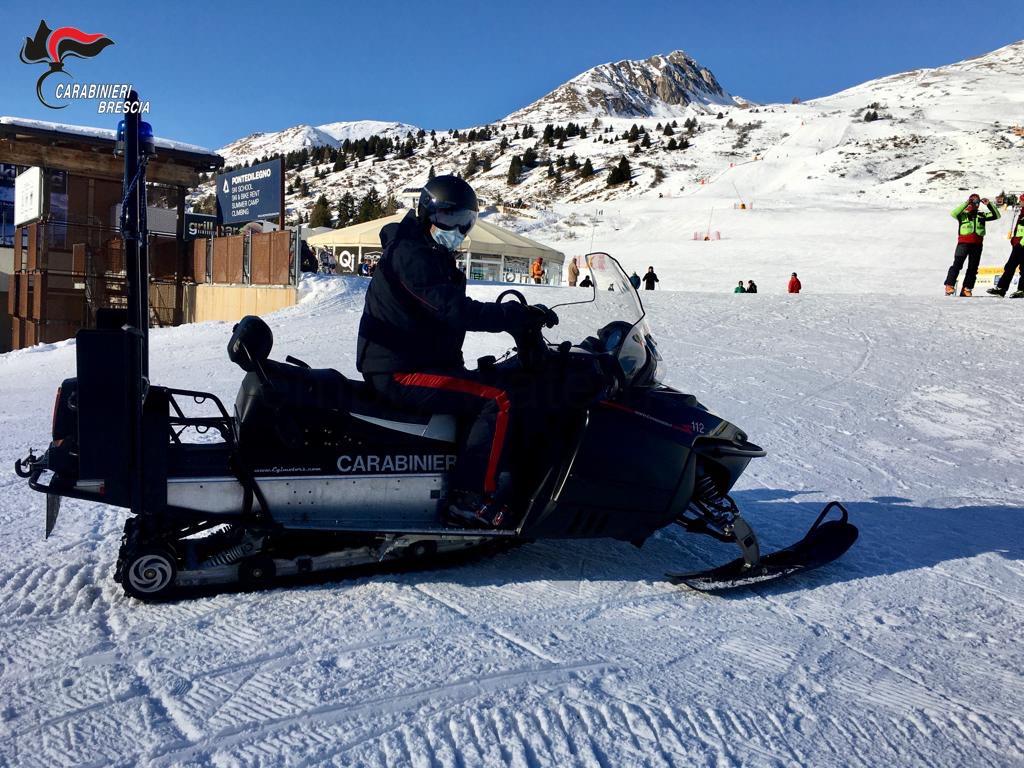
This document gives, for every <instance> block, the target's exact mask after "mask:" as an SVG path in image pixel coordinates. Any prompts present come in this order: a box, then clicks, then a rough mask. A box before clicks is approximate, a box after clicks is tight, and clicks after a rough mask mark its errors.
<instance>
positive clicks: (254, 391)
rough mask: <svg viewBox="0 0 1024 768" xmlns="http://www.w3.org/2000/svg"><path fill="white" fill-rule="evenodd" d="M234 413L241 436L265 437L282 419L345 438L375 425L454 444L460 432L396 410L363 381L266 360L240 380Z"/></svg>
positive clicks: (433, 417)
mask: <svg viewBox="0 0 1024 768" xmlns="http://www.w3.org/2000/svg"><path fill="white" fill-rule="evenodd" d="M261 374H262V375H261ZM264 376H265V377H266V380H264ZM235 414H236V417H237V419H238V425H239V431H240V434H241V435H245V434H247V433H253V434H256V433H260V432H262V433H263V434H266V432H267V426H269V425H271V424H277V426H278V427H279V426H280V416H281V415H282V414H285V415H286V416H287V418H288V419H290V420H298V421H301V422H303V423H308V424H310V425H314V424H319V425H322V426H323V427H324V428H326V429H333V430H337V431H343V432H346V433H350V432H352V431H353V428H354V427H355V428H358V427H359V426H360V425H367V424H371V425H375V426H376V427H378V428H379V427H383V428H385V429H389V430H394V431H397V432H401V433H404V434H406V435H418V436H422V437H429V438H432V439H435V440H442V441H445V442H454V441H455V432H456V425H455V419H454V417H451V416H446V415H443V414H431V413H426V412H416V411H412V410H408V409H403V408H398V407H396V406H395V405H393V404H391V403H389V402H387V401H385V400H383V399H382V398H381V397H380V396H379V395H377V394H376V393H375V392H374V390H373V389H372V388H371V387H370V386H369V385H368V384H366V383H365V382H362V381H355V380H352V379H348V378H346V377H345V376H344V375H342V374H341V373H339V372H338V371H335V370H333V369H331V368H303V367H301V366H298V365H292V364H287V363H279V362H277V361H275V360H265V361H264V362H263V364H262V366H261V373H255V372H252V373H247V374H246V375H245V377H244V378H243V379H242V384H241V386H240V387H239V390H238V396H237V398H236V399H235ZM353 418H354V419H355V420H356V422H358V423H354V422H353Z"/></svg>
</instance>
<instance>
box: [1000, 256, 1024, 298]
mask: <svg viewBox="0 0 1024 768" xmlns="http://www.w3.org/2000/svg"><path fill="white" fill-rule="evenodd" d="M1018 269H1019V270H1020V282H1019V283H1017V290H1018V291H1024V245H1021V244H1020V243H1018V244H1017V245H1015V246H1013V248H1012V249H1011V250H1010V258H1009V259H1007V261H1006V266H1005V267H1003V274H1002V275H1000V276H999V280H998V281H997V282H996V289H997V290H998V291H999V292H1000V293H1002V294H1005V293H1006V292H1007V291H1008V290H1010V283H1012V282H1013V273H1014V272H1016V271H1017V270H1018Z"/></svg>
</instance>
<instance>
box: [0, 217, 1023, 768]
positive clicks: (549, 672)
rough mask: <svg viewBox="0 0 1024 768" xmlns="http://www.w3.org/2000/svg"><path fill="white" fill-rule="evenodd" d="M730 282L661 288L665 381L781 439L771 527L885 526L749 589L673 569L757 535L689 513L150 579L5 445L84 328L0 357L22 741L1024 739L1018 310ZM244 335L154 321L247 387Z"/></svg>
mask: <svg viewBox="0 0 1024 768" xmlns="http://www.w3.org/2000/svg"><path fill="white" fill-rule="evenodd" d="M651 204H652V205H654V204H656V203H655V202H653V201H652V202H651ZM690 226H691V225H690V223H686V224H685V226H684V231H685V229H688V228H690ZM604 244H605V245H606V244H607V243H604ZM598 245H602V243H600V242H599V243H598ZM702 245H707V244H702ZM711 245H712V246H718V245H720V244H711ZM613 250H614V249H613ZM655 263H659V262H655ZM807 271H809V270H807ZM751 276H753V277H755V279H757V277H759V275H751ZM740 277H742V278H744V279H745V278H747V277H748V275H747V274H745V273H744V274H739V275H737V276H736V278H735V279H739V278H740ZM940 281H941V278H940ZM731 282H734V281H726V282H725V285H723V286H722V287H721V289H720V288H719V287H718V286H717V285H716V286H715V287H714V290H715V291H716V292H715V293H699V292H683V293H678V292H677V293H670V292H656V293H655V294H654V295H651V294H645V296H644V298H645V300H647V303H648V310H649V314H650V317H651V322H652V325H653V327H654V332H655V335H656V337H657V339H658V341H659V344H660V347H661V349H662V351H663V353H664V356H665V359H666V365H665V368H664V378H665V380H666V381H667V383H669V384H672V385H674V386H677V387H680V388H682V389H685V390H688V391H693V392H695V393H697V394H698V395H699V396H700V397H701V399H702V401H704V402H705V403H706V405H708V406H709V407H710V408H711V409H712V410H713V411H716V412H719V413H721V414H723V415H724V416H726V417H728V418H730V419H731V420H733V421H735V422H736V423H738V424H740V425H741V426H742V427H743V428H744V429H745V430H746V431H747V432H748V433H749V434H750V435H751V438H752V439H753V440H754V441H756V442H758V443H760V444H762V445H764V446H765V447H766V448H767V449H768V450H769V456H768V457H767V458H765V459H761V460H758V461H756V462H755V463H754V464H752V465H751V467H750V469H749V471H748V472H747V474H745V475H744V477H743V479H742V481H741V485H740V486H739V489H738V493H737V494H736V496H737V500H738V501H739V503H740V505H741V506H742V507H744V508H745V510H746V511H747V515H748V518H749V519H750V521H751V522H752V524H753V525H754V526H755V527H756V528H757V529H758V531H759V533H760V535H761V537H762V540H763V543H764V544H765V545H766V546H767V547H769V548H774V547H777V546H780V545H784V544H786V543H788V542H789V541H791V540H793V539H795V538H797V537H799V536H800V535H802V534H803V531H804V529H805V528H806V526H807V525H808V524H809V523H810V522H811V521H812V520H813V517H814V515H815V514H816V512H817V510H818V509H819V508H820V506H821V504H822V503H823V502H824V501H826V500H828V499H831V498H834V497H835V498H840V499H842V500H844V501H845V502H847V503H848V505H849V506H850V509H851V513H852V515H853V518H854V521H855V522H856V523H857V524H858V525H859V526H860V529H861V539H860V541H859V542H858V543H857V544H856V545H855V547H854V548H853V549H852V550H851V551H850V552H849V553H847V555H846V556H845V557H844V558H843V559H841V560H840V561H838V562H836V563H833V564H832V565H830V566H828V567H826V568H824V569H822V570H820V571H817V572H815V573H813V574H808V575H806V576H803V577H798V578H795V579H793V580H791V581H790V582H788V583H785V584H783V585H777V586H774V587H761V588H757V589H753V590H750V591H747V592H743V593H738V594H731V595H728V596H725V597H709V596H705V595H701V594H698V593H694V592H690V591H687V590H686V589H681V588H676V587H673V586H671V585H669V584H667V583H666V582H665V581H664V580H663V574H664V572H665V571H666V570H667V569H670V568H676V569H679V568H682V569H693V568H700V567H702V566H704V565H705V564H706V563H709V562H711V561H715V560H722V559H725V558H731V557H732V556H733V553H732V552H731V551H727V550H725V549H723V548H721V547H720V546H719V545H717V544H715V543H713V542H708V541H703V540H698V539H694V538H687V537H684V536H681V535H676V534H675V533H664V534H662V535H660V536H658V537H657V538H656V539H654V540H652V541H650V542H648V543H647V545H645V546H644V548H643V549H642V550H637V549H634V548H633V547H631V546H629V545H627V544H623V543H618V542H610V541H594V542H581V543H573V542H570V543H541V544H535V545H531V546H525V547H522V548H520V549H518V550H515V551H512V552H510V553H507V554H503V555H500V556H497V557H495V558H493V559H489V560H483V561H479V562H475V563H471V564H466V565H462V566H459V567H455V568H452V569H448V570H443V571H438V572H432V573H420V574H400V575H379V576H370V577H363V578H358V579H355V580H349V581H340V582H326V583H322V584H317V585H313V586H306V587H299V588H291V589H278V590H271V591H267V592H261V593H253V594H229V595H220V596H216V597H209V598H202V599H197V600H194V601H191V602H185V603H179V604H172V605H157V606H149V605H143V604H140V603H137V602H135V601H132V600H129V599H127V598H125V597H124V596H123V595H122V594H121V591H120V588H119V586H117V585H115V584H114V583H113V581H112V579H111V574H112V570H113V565H114V558H115V555H116V551H117V547H118V544H119V537H120V530H121V526H122V523H123V519H124V516H123V515H122V514H121V513H119V512H117V511H114V510H111V509H107V508H104V507H101V506H97V505H92V504H85V503H76V502H70V503H66V505H65V508H64V511H63V513H62V517H61V521H60V524H59V525H58V528H57V530H56V532H55V535H54V537H53V538H51V540H49V541H46V542H44V541H43V539H42V528H43V509H42V507H43V500H42V498H41V497H40V496H38V495H36V494H34V493H32V492H30V491H29V490H28V489H27V488H26V486H25V484H24V482H23V481H21V480H20V479H18V478H16V477H15V476H14V474H13V472H12V471H11V470H10V467H11V466H12V465H13V463H14V460H15V459H16V458H18V457H20V456H22V455H24V453H25V451H26V449H27V447H28V446H30V445H34V446H37V447H41V443H42V441H43V440H44V439H45V436H46V434H47V433H48V429H49V419H50V403H51V398H52V393H53V391H54V390H55V388H56V387H57V385H58V384H59V383H60V381H61V379H62V378H64V377H65V376H68V375H71V374H72V373H73V366H74V347H73V345H72V344H70V343H65V344H62V345H57V346H50V347H37V348H33V349H29V350H23V351H20V352H15V353H10V354H6V355H0V423H2V424H3V436H2V438H0V488H2V491H0V531H2V533H0V765H12V766H14V765H16V766H37V765H38V766H47V767H49V766H54V765H124V766H128V765H138V764H142V765H156V766H165V765H183V766H184V765H187V766H193V765H196V766H198V765H203V766H205V765H214V766H278V765H289V766H304V765H320V764H332V765H353V766H354V765H359V766H395V765H415V766H433V765H443V766H449V765H451V766H478V765H505V764H508V765H519V766H534V765H558V766H566V765H587V766H593V765H601V766H627V765H695V764H701V765H714V766H724V765H744V766H776V765H778V766H782V765H814V766H879V765H921V766H926V765H927V766H935V765H943V766H946V765H949V766H952V765H958V766H960V765H970V766H982V765H984V766H1011V765H1020V764H1021V763H1022V762H1024V715H1022V712H1024V679H1022V674H1021V670H1022V669H1024V642H1022V637H1024V535H1022V534H1024V510H1022V505H1024V477H1022V475H1021V467H1022V466H1024V444H1022V443H1021V441H1020V440H1019V432H1020V424H1021V421H1022V418H1024V406H1022V404H1021V398H1020V382H1021V381H1022V379H1024V370H1022V364H1021V360H1020V355H1019V338H1017V337H1016V336H1015V333H1017V331H1018V329H1019V327H1020V317H1021V311H1022V310H1024V303H1022V302H1011V301H997V300H994V299H991V300H990V299H975V300H971V301H963V300H944V299H942V298H940V297H932V296H905V295H904V296H889V295H860V296H849V295H840V294H838V293H835V291H838V290H841V286H838V285H830V286H829V287H828V289H827V290H826V289H825V288H824V287H822V288H821V289H820V290H819V289H818V288H817V286H815V290H814V291H811V292H809V293H807V294H805V295H802V296H799V297H791V296H785V295H772V294H770V293H762V294H759V295H757V296H733V295H727V294H719V293H717V291H719V290H725V289H727V288H728V287H729V286H730V284H731ZM760 282H762V286H763V288H764V289H767V288H769V286H771V285H772V281H771V280H767V279H765V278H764V277H761V280H760ZM807 282H808V281H806V280H805V284H806V283H807ZM810 282H811V284H812V285H814V284H815V283H817V282H818V281H817V280H812V281H810ZM314 288H315V291H314V292H313V294H312V295H311V297H310V298H309V299H307V300H306V301H305V302H304V303H303V304H301V305H299V306H297V307H293V308H290V309H288V310H285V311H282V312H280V313H278V314H276V315H274V316H272V317H271V318H270V322H271V325H272V326H273V328H274V330H275V333H276V336H277V343H276V356H278V357H283V356H284V355H285V354H287V353H291V354H294V355H296V356H298V357H300V358H303V359H305V360H307V361H309V362H310V363H312V364H314V365H321V366H323V365H329V366H334V367H337V368H339V369H340V370H341V371H343V372H345V373H352V372H353V351H354V338H355V328H356V322H357V319H358V316H359V311H360V308H361V303H362V293H361V288H362V286H361V285H360V284H359V283H358V282H355V281H346V280H343V279H338V280H332V281H325V280H321V281H319V282H317V283H315V284H314ZM534 290H535V291H536V292H537V293H540V294H543V293H544V289H534ZM473 291H474V293H475V294H476V295H477V296H478V297H480V298H493V296H494V295H495V293H496V289H494V288H491V287H476V288H474V289H473ZM549 295H550V294H549ZM229 330H230V327H229V325H227V324H224V323H208V324H202V325H198V326H188V327H182V328H175V329H165V330H154V331H153V334H152V340H153V351H152V358H153V360H152V363H153V364H152V369H153V377H154V380H155V381H157V382H159V383H162V384H168V385H179V386H188V387H190V388H199V389H210V390H212V391H214V392H216V393H218V394H219V395H221V396H222V397H225V398H229V399H230V398H232V397H233V393H234V390H235V388H236V387H237V383H238V381H239V379H240V376H241V372H240V371H238V370H237V369H235V368H234V367H233V366H232V365H231V364H230V363H229V361H228V360H227V358H226V355H225V351H224V346H225V344H226V341H227V337H228V334H229ZM502 346H503V341H502V340H501V339H500V338H498V337H481V338H474V339H472V341H471V343H470V350H469V351H470V354H471V355H477V354H483V353H485V352H488V351H493V350H495V349H496V348H500V347H502Z"/></svg>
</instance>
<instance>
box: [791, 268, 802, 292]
mask: <svg viewBox="0 0 1024 768" xmlns="http://www.w3.org/2000/svg"><path fill="white" fill-rule="evenodd" d="M801 288H803V286H802V285H800V278H799V277H797V276H796V272H794V273H793V274H792V276H791V277H790V278H789V292H790V293H800V289H801Z"/></svg>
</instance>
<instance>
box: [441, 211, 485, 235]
mask: <svg viewBox="0 0 1024 768" xmlns="http://www.w3.org/2000/svg"><path fill="white" fill-rule="evenodd" d="M476 216H477V212H476V211H470V210H466V209H465V208H453V209H451V210H447V211H446V210H444V209H440V208H439V209H438V210H435V211H434V212H433V213H431V214H430V223H431V224H433V225H434V226H435V227H437V228H438V229H443V230H446V231H449V230H453V229H457V230H458V231H459V232H461V233H462V234H463V235H468V234H469V230H471V229H472V228H473V225H474V224H476Z"/></svg>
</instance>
